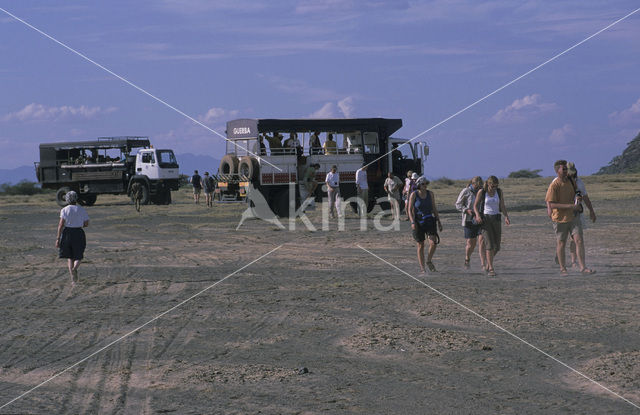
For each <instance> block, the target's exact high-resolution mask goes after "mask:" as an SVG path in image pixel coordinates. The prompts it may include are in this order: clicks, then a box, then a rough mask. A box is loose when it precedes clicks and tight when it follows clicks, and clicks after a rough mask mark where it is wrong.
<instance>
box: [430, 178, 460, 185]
mask: <svg viewBox="0 0 640 415" xmlns="http://www.w3.org/2000/svg"><path fill="white" fill-rule="evenodd" d="M433 184H434V185H439V186H453V185H454V184H456V182H455V180H452V179H450V178H448V177H440V178H439V179H435V180H434V181H433Z"/></svg>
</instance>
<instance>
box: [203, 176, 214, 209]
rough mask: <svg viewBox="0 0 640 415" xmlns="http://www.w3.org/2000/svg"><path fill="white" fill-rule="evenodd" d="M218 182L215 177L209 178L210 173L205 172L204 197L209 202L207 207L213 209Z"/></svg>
mask: <svg viewBox="0 0 640 415" xmlns="http://www.w3.org/2000/svg"><path fill="white" fill-rule="evenodd" d="M215 187H216V182H215V180H213V177H211V176H209V172H208V171H205V172H204V178H203V179H202V189H203V190H204V197H205V199H206V202H207V207H213V191H214V190H215Z"/></svg>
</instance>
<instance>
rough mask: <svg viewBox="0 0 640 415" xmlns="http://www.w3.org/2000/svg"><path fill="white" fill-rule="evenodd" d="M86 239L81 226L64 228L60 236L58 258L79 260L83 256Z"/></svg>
mask: <svg viewBox="0 0 640 415" xmlns="http://www.w3.org/2000/svg"><path fill="white" fill-rule="evenodd" d="M86 246H87V239H86V237H85V235H84V230H83V229H82V228H64V229H63V230H62V237H61V238H60V253H59V257H60V258H70V259H73V260H76V261H77V260H80V259H82V258H84V248H85V247H86Z"/></svg>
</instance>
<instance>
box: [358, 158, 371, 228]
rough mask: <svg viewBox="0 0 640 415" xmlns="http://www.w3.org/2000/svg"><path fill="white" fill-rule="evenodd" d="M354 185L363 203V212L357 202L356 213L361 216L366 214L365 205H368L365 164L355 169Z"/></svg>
mask: <svg viewBox="0 0 640 415" xmlns="http://www.w3.org/2000/svg"><path fill="white" fill-rule="evenodd" d="M356 187H357V189H358V198H359V199H360V200H362V202H363V203H364V212H363V209H362V206H361V205H360V203H358V215H360V217H362V216H363V215H366V214H367V206H368V205H369V183H367V166H366V164H363V166H362V167H360V168H359V169H358V170H356Z"/></svg>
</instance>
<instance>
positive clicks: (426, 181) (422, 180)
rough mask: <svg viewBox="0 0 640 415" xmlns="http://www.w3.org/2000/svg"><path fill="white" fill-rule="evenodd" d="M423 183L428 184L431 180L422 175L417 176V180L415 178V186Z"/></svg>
mask: <svg viewBox="0 0 640 415" xmlns="http://www.w3.org/2000/svg"><path fill="white" fill-rule="evenodd" d="M414 174H415V173H414ZM423 183H424V184H429V183H431V182H430V181H429V179H427V178H426V177H424V176H421V177H419V178H418V180H416V186H420V185H421V184H423Z"/></svg>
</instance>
